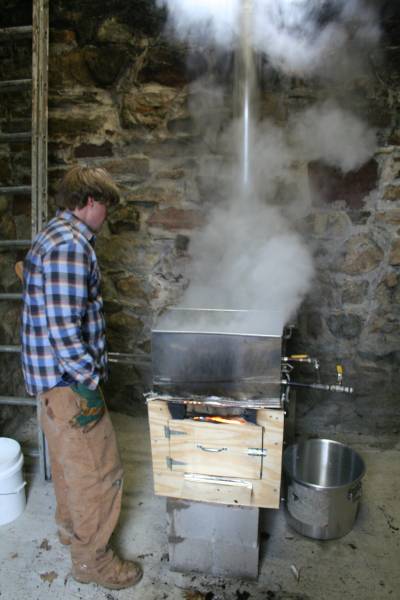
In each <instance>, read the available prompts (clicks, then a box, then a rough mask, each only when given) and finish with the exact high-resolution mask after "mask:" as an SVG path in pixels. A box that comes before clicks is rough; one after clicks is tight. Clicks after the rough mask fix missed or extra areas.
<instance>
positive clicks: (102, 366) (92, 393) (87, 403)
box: [22, 166, 142, 589]
mask: <svg viewBox="0 0 400 600" xmlns="http://www.w3.org/2000/svg"><path fill="white" fill-rule="evenodd" d="M118 201H119V193H118V188H117V187H116V185H115V183H114V182H113V180H112V179H111V177H110V175H109V174H108V173H107V172H106V171H104V170H103V169H98V168H88V167H80V166H75V167H73V168H71V169H70V170H69V171H68V172H67V173H66V175H65V177H64V179H63V181H62V183H61V186H60V189H59V192H58V195H57V198H56V204H57V206H58V208H59V209H60V210H59V212H58V214H57V216H56V217H55V218H54V219H52V220H51V221H50V222H49V223H48V224H47V226H46V227H45V228H44V229H43V231H42V232H41V233H39V234H38V235H37V237H36V239H35V240H34V241H33V244H32V248H31V250H30V251H29V253H28V255H27V257H26V259H25V262H24V295H23V315H22V367H23V373H24V379H25V383H26V387H27V390H28V392H29V393H30V394H32V395H36V394H39V395H40V401H41V425H42V429H43V431H44V433H45V435H46V439H47V442H48V447H49V452H50V458H51V467H52V479H53V483H54V489H55V494H56V499H57V510H56V522H57V525H58V534H59V538H60V541H61V543H63V544H70V545H71V558H72V575H73V577H74V578H75V579H76V580H77V581H80V582H82V583H90V582H94V583H98V584H99V585H102V586H104V587H106V588H110V589H122V588H125V587H129V586H131V585H134V584H135V583H137V582H138V581H139V580H140V578H141V576H142V571H141V568H140V566H139V565H137V564H136V563H134V562H132V561H123V560H121V559H120V558H119V557H118V556H116V555H115V554H114V553H113V551H112V550H111V549H110V548H109V547H108V542H109V539H110V536H111V534H112V532H113V530H114V528H115V526H116V524H117V521H118V517H119V514H120V509H121V497H122V466H121V461H120V457H119V452H118V447H117V442H116V438H115V433H114V430H113V426H112V423H111V420H110V417H109V414H108V412H107V409H106V406H105V403H104V399H103V396H102V394H101V392H100V390H99V383H100V381H101V380H102V379H104V378H105V377H106V370H107V353H106V346H105V324H104V317H103V302H102V298H101V295H100V272H99V268H98V264H97V259H96V254H95V251H94V242H95V234H96V233H97V232H98V231H100V229H101V226H102V225H103V223H104V221H105V219H106V216H107V208H108V207H109V206H111V205H113V204H116V203H117V202H118Z"/></svg>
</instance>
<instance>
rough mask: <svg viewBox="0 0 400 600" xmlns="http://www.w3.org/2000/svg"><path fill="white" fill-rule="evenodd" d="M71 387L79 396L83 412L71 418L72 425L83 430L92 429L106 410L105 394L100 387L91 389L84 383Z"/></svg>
mask: <svg viewBox="0 0 400 600" xmlns="http://www.w3.org/2000/svg"><path fill="white" fill-rule="evenodd" d="M71 389H72V391H73V392H75V394H77V395H78V396H79V404H80V408H81V412H80V413H79V414H78V415H76V416H75V417H74V418H73V419H71V421H70V423H71V425H72V427H80V428H82V430H83V431H85V432H86V431H89V430H90V429H92V428H93V427H94V426H95V425H96V423H97V422H98V421H100V419H101V418H102V416H103V415H104V413H105V411H106V404H105V401H104V396H103V393H102V391H101V389H100V388H99V387H97V388H96V389H95V390H90V389H89V388H87V387H86V386H84V385H83V384H82V383H76V384H74V385H71Z"/></svg>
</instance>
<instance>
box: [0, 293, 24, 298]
mask: <svg viewBox="0 0 400 600" xmlns="http://www.w3.org/2000/svg"><path fill="white" fill-rule="evenodd" d="M21 298H22V294H8V293H4V294H3V293H0V300H21Z"/></svg>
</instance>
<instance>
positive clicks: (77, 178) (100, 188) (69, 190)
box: [55, 165, 119, 210]
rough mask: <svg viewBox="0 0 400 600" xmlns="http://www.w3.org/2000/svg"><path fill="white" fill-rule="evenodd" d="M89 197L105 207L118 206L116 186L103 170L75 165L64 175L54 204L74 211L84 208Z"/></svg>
mask: <svg viewBox="0 0 400 600" xmlns="http://www.w3.org/2000/svg"><path fill="white" fill-rule="evenodd" d="M89 196H92V197H93V198H94V199H95V200H97V202H101V203H102V204H105V205H106V206H112V205H115V204H118V202H119V190H118V186H117V185H116V183H115V182H114V180H113V179H112V177H111V175H110V174H109V173H108V172H107V171H106V170H105V169H100V168H95V167H81V166H79V165H76V166H74V167H72V168H71V169H69V171H67V173H66V174H65V175H64V178H63V180H62V182H61V185H60V187H59V189H58V192H57V195H56V201H55V203H56V206H58V207H59V208H69V209H70V210H74V209H75V208H83V207H84V206H86V203H87V201H88V198H89Z"/></svg>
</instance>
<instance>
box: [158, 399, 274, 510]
mask: <svg viewBox="0 0 400 600" xmlns="http://www.w3.org/2000/svg"><path fill="white" fill-rule="evenodd" d="M148 412H149V423H150V437H151V448H152V457H153V476H154V490H155V493H156V494H157V495H161V496H170V497H172V498H185V499H188V500H198V501H204V502H217V503H222V504H235V505H238V504H239V505H242V506H254V507H256V506H257V507H262V508H279V504H280V484H281V469H282V444H283V426H284V412H283V410H280V409H279V410H278V409H265V410H258V411H257V425H258V427H256V426H254V425H244V426H243V427H245V428H246V429H247V428H254V431H255V432H257V434H256V437H255V440H256V443H255V444H254V446H253V445H252V446H251V447H258V446H257V444H259V439H260V437H259V435H260V431H261V432H262V435H261V438H262V443H261V447H262V448H263V449H264V450H265V451H266V456H265V457H262V458H260V457H253V458H255V459H256V460H255V462H257V464H258V465H260V469H258V467H257V475H256V476H255V477H254V478H253V477H250V476H248V475H247V476H246V477H242V479H245V480H246V481H247V483H248V487H243V488H241V487H238V486H234V485H232V486H229V485H224V486H222V485H220V484H219V483H217V482H216V483H215V484H214V483H203V482H201V481H187V480H185V474H190V473H193V471H189V469H188V470H185V469H186V466H185V468H183V469H182V470H180V469H179V470H177V469H176V468H174V466H173V464H172V465H171V459H175V460H178V455H179V458H180V459H182V460H181V462H187V463H188V464H189V461H188V458H187V457H186V459H185V460H184V458H185V457H184V452H183V450H182V449H183V446H184V443H183V442H182V438H183V437H186V436H182V438H181V436H177V437H176V439H175V440H174V442H173V444H172V448H173V451H174V452H175V454H174V456H173V457H171V445H170V440H171V439H173V438H174V435H172V436H171V437H168V435H166V432H168V429H169V428H173V429H175V428H178V427H182V428H187V427H189V428H192V427H193V425H186V424H187V423H188V421H189V420H176V419H171V415H170V412H169V410H168V404H167V403H166V402H165V401H162V400H157V399H154V400H151V401H150V402H149V403H148ZM183 423H185V425H183ZM191 423H195V422H193V421H192V422H191ZM196 425H208V426H209V427H213V428H214V427H215V432H216V433H215V435H216V436H218V432H221V431H222V430H221V429H218V427H220V425H219V424H205V423H196ZM229 427H237V426H236V425H229ZM238 427H241V426H238ZM191 431H193V429H191ZM196 431H197V430H196ZM203 431H205V429H204V430H203ZM207 431H208V429H207ZM248 434H249V432H248V431H247V430H246V433H244V432H243V435H244V436H245V438H246V448H247V446H248V439H247V435H248ZM207 435H211V438H212V440H211V441H212V443H214V444H216V440H215V435H214V432H212V434H207ZM239 437H241V435H240V436H239ZM178 438H181V439H180V440H179V443H176V442H177V440H178ZM207 439H208V441H207V443H209V441H210V438H207ZM235 439H237V438H235ZM217 441H218V444H219V445H218V446H216V445H215V446H210V447H215V448H219V447H228V446H227V444H224V440H223V439H222V438H221V439H218V440H217ZM190 460H191V461H192V463H190V466H191V467H192V466H193V464H194V463H193V459H190ZM208 464H210V463H208ZM203 466H204V463H200V467H199V469H201V470H202V469H203ZM178 467H179V465H178ZM210 468H211V467H210ZM240 468H242V467H239V471H236V473H235V475H236V478H238V479H239V475H238V473H239V472H241V471H240ZM206 470H209V469H208V467H207V469H206ZM254 473H255V471H251V474H252V475H253V474H254ZM208 474H210V475H212V474H213V473H208ZM217 475H220V473H219V472H218V474H217ZM223 475H224V476H225V477H229V476H232V474H231V473H229V472H228V473H223ZM260 475H261V476H260ZM232 478H233V479H235V477H232Z"/></svg>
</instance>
